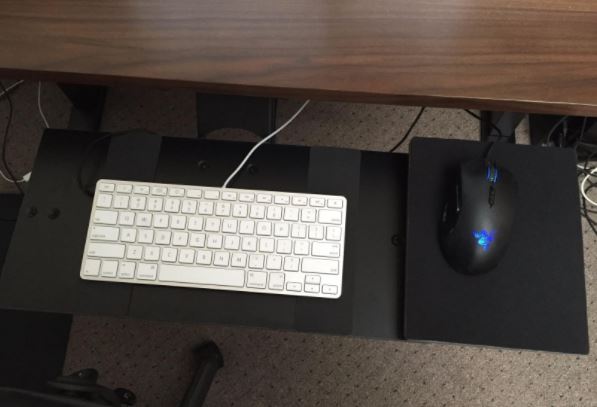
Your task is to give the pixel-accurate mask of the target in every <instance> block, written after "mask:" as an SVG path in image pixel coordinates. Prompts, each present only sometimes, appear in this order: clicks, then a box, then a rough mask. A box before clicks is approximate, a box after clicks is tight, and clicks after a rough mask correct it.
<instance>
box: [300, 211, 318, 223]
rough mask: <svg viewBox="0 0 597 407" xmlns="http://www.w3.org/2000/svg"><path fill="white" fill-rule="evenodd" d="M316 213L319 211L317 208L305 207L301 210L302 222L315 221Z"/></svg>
mask: <svg viewBox="0 0 597 407" xmlns="http://www.w3.org/2000/svg"><path fill="white" fill-rule="evenodd" d="M316 214H317V211H316V210H315V209H311V208H305V209H303V210H301V222H309V223H313V222H315V215H316Z"/></svg>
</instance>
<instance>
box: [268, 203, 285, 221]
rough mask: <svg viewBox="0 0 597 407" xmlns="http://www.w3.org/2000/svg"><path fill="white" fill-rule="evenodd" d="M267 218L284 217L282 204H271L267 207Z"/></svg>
mask: <svg viewBox="0 0 597 407" xmlns="http://www.w3.org/2000/svg"><path fill="white" fill-rule="evenodd" d="M266 218H267V219H270V220H280V219H282V207H281V206H270V207H268V208H267V216H266Z"/></svg>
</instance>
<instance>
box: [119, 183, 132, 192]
mask: <svg viewBox="0 0 597 407" xmlns="http://www.w3.org/2000/svg"><path fill="white" fill-rule="evenodd" d="M116 192H120V193H122V194H130V193H131V192H133V186H132V185H130V184H118V185H116Z"/></svg>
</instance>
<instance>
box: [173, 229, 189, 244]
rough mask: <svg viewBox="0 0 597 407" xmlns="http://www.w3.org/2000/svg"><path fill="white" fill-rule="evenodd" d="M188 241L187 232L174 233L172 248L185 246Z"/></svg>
mask: <svg viewBox="0 0 597 407" xmlns="http://www.w3.org/2000/svg"><path fill="white" fill-rule="evenodd" d="M188 241H189V234H188V233H187V232H174V234H173V235H172V246H186V245H187V243H188Z"/></svg>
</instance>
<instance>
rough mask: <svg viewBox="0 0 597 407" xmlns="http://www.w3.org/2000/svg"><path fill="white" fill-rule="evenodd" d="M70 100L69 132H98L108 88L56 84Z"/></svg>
mask: <svg viewBox="0 0 597 407" xmlns="http://www.w3.org/2000/svg"><path fill="white" fill-rule="evenodd" d="M58 86H59V87H60V89H62V92H64V94H65V95H66V96H67V97H68V98H69V99H70V101H71V103H72V104H73V107H72V109H71V114H70V119H69V121H68V128H69V129H70V130H85V131H98V130H99V129H100V125H101V123H102V113H103V111H104V102H105V100H106V93H107V91H108V88H106V87H105V86H88V85H71V84H58Z"/></svg>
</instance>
